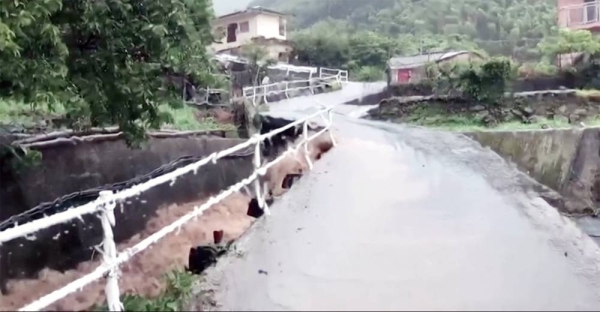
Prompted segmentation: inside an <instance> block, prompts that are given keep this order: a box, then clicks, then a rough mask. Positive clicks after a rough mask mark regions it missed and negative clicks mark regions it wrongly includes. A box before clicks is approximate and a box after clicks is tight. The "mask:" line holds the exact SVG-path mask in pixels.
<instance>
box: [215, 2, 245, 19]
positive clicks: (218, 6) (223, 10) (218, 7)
mask: <svg viewBox="0 0 600 312" xmlns="http://www.w3.org/2000/svg"><path fill="white" fill-rule="evenodd" d="M212 1H213V5H214V7H215V14H216V15H217V16H219V15H223V14H227V13H231V12H233V11H235V10H242V9H245V8H246V7H247V6H248V4H249V3H250V1H251V0H212Z"/></svg>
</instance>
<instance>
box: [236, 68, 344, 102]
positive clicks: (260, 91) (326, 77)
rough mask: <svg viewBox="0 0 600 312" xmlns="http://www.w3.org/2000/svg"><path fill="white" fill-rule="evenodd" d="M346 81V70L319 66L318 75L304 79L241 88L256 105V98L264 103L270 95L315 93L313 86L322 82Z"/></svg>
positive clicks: (287, 95) (245, 96)
mask: <svg viewBox="0 0 600 312" xmlns="http://www.w3.org/2000/svg"><path fill="white" fill-rule="evenodd" d="M344 82H348V71H347V70H339V69H330V68H321V69H320V70H319V76H318V77H316V78H309V79H304V80H293V81H283V82H277V83H271V84H266V85H262V86H255V87H246V88H244V89H243V90H242V92H243V96H244V98H246V99H251V100H252V103H253V104H254V105H255V106H256V105H257V102H256V101H257V100H258V99H260V98H261V97H262V98H263V100H264V102H265V103H268V97H269V96H272V95H280V94H284V95H285V97H286V98H288V99H289V98H290V92H293V91H300V90H309V91H310V93H311V94H315V88H318V87H319V86H321V84H323V83H340V84H341V83H344Z"/></svg>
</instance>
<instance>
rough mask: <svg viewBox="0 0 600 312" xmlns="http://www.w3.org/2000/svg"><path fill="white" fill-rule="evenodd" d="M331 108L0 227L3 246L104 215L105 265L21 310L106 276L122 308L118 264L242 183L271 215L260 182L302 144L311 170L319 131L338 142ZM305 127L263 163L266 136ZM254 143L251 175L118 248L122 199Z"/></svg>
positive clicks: (113, 307) (112, 298) (109, 294)
mask: <svg viewBox="0 0 600 312" xmlns="http://www.w3.org/2000/svg"><path fill="white" fill-rule="evenodd" d="M317 117H320V118H322V119H323V121H324V122H325V127H324V128H323V129H322V130H320V131H319V132H317V133H315V134H313V135H311V136H309V134H308V122H309V120H311V119H313V118H317ZM332 122H333V120H332V112H331V108H324V109H322V110H319V111H318V112H316V113H314V114H313V115H310V116H308V117H306V118H303V119H300V120H297V121H295V122H293V123H290V124H289V125H287V126H285V127H282V128H279V129H276V130H273V131H271V132H269V133H266V134H257V135H255V136H253V137H252V138H250V139H249V140H247V141H246V142H244V143H241V144H238V145H236V146H234V147H231V148H228V149H225V150H222V151H220V152H216V153H213V154H211V155H209V156H208V157H206V158H204V159H202V160H200V161H198V162H195V163H192V164H189V165H187V166H184V167H181V168H178V169H176V170H174V171H172V172H169V173H166V174H164V175H161V176H158V177H156V178H154V179H151V180H148V181H146V182H144V183H140V184H137V185H135V186H133V187H131V188H128V189H124V190H122V191H120V192H116V193H113V192H112V191H102V192H100V196H99V197H98V198H97V199H96V200H94V201H92V202H89V203H87V204H84V205H81V206H78V207H73V208H71V209H69V210H66V211H64V212H60V213H56V214H54V215H50V216H47V217H44V218H42V219H37V220H34V221H31V222H28V223H25V224H20V225H15V227H12V228H8V229H6V230H4V231H2V232H0V245H1V244H3V243H6V242H8V241H11V240H13V239H16V238H19V237H26V238H27V237H32V236H33V234H34V233H35V232H37V231H40V230H43V229H46V228H48V227H51V226H54V225H57V224H62V223H65V222H68V221H70V220H73V219H75V218H80V217H81V216H83V215H88V214H98V216H99V218H100V219H101V224H102V230H103V242H102V244H101V246H102V249H101V250H100V249H99V251H100V253H101V254H102V264H101V265H100V266H99V267H98V268H96V269H95V270H94V271H92V272H91V273H89V274H87V275H85V276H83V277H81V278H79V279H77V280H75V281H72V282H71V283H69V284H67V285H66V286H64V287H62V288H60V289H58V290H55V291H53V292H51V293H50V294H47V295H45V296H43V297H41V298H39V299H38V300H36V301H34V302H32V303H31V304H29V305H27V306H25V307H23V308H21V309H20V311H39V310H41V309H44V308H46V307H48V306H49V305H51V304H53V303H55V302H57V301H58V300H60V299H62V298H64V297H66V296H67V295H69V294H71V293H74V292H77V291H80V290H81V289H82V288H84V287H85V286H87V285H89V284H91V283H92V282H94V281H97V280H99V279H102V278H106V287H105V294H106V298H107V302H108V307H109V310H110V311H122V310H123V305H122V303H121V301H120V295H121V294H120V291H119V284H118V281H119V266H120V265H121V264H123V263H125V262H127V261H128V260H130V259H131V258H132V257H133V256H135V255H136V254H138V253H139V252H141V251H143V250H145V249H147V248H148V247H150V246H151V245H152V244H154V243H156V242H157V241H159V240H160V239H162V238H163V237H165V236H166V235H168V234H170V233H172V232H174V231H176V230H178V229H180V228H181V227H182V226H183V225H185V224H186V223H187V222H189V221H190V220H193V219H196V218H198V217H199V216H200V215H202V214H203V213H204V211H206V210H207V209H208V208H210V207H211V206H212V205H215V204H217V203H219V202H220V201H222V200H223V199H225V198H226V197H228V196H229V195H231V194H233V193H235V192H238V191H240V190H242V188H244V187H246V186H248V185H251V184H252V183H254V189H255V192H256V197H257V201H258V204H259V207H261V208H262V209H264V211H265V214H266V215H269V214H270V212H269V207H268V205H267V203H266V198H264V194H265V193H264V192H263V191H264V190H261V185H260V182H259V178H260V177H261V176H263V175H265V174H266V172H267V170H268V169H269V168H271V167H272V166H274V165H275V164H277V163H278V162H280V161H282V160H283V159H284V158H285V157H286V156H288V155H290V154H293V153H297V152H298V151H299V150H300V149H301V148H303V149H304V155H305V158H306V161H307V163H308V167H309V169H312V167H313V164H312V162H311V159H310V157H309V154H308V143H309V142H310V141H311V140H313V139H315V138H316V137H318V136H319V135H321V134H323V133H325V132H327V131H329V136H330V138H331V140H332V142H333V144H334V145H335V141H334V138H333V135H332V133H331V124H332ZM300 125H301V126H302V127H303V130H304V134H303V138H302V140H301V141H300V143H299V144H298V145H296V147H291V148H289V149H288V150H286V151H285V152H284V153H282V154H281V155H280V156H279V157H277V158H276V159H274V160H272V161H271V162H268V163H266V164H264V165H262V164H261V153H260V146H261V144H260V143H261V142H262V141H264V140H267V139H270V138H272V137H273V136H275V135H277V134H279V133H282V132H283V131H285V130H287V129H290V128H292V127H297V126H300ZM253 145H254V147H255V153H254V171H253V173H252V174H251V175H250V176H248V177H247V178H246V179H243V180H242V181H240V182H238V183H236V184H234V185H232V186H231V187H229V188H228V189H227V190H224V191H222V192H221V193H220V194H218V195H216V196H212V197H210V198H209V199H208V201H206V203H204V204H202V205H200V206H195V207H194V210H193V211H191V212H189V213H188V214H186V215H184V216H183V217H181V218H179V219H178V220H176V221H175V222H173V223H171V224H169V225H168V226H166V227H164V228H162V229H160V230H158V231H157V232H155V233H154V234H152V235H150V236H149V237H147V238H146V239H144V240H142V241H141V242H139V243H137V244H136V245H134V246H132V247H129V248H126V249H125V250H123V251H121V252H118V251H117V248H116V243H115V240H114V236H113V230H112V229H113V227H114V226H115V224H116V222H118V220H115V215H114V209H115V207H116V206H117V204H120V203H123V202H125V200H126V199H128V198H132V197H136V196H138V195H139V194H140V193H142V192H145V191H147V190H149V189H151V188H154V187H156V186H158V185H162V184H164V183H171V185H173V184H174V183H175V180H176V179H177V177H179V176H182V175H184V174H186V173H190V172H193V173H196V172H197V171H198V169H199V168H200V167H202V166H204V165H206V164H208V163H211V162H212V163H216V162H217V161H218V160H219V159H221V158H223V157H225V156H227V155H230V154H232V153H235V152H238V151H240V150H244V149H246V148H248V147H251V146H253Z"/></svg>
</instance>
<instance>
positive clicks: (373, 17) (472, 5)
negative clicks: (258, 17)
mask: <svg viewBox="0 0 600 312" xmlns="http://www.w3.org/2000/svg"><path fill="white" fill-rule="evenodd" d="M250 5H261V6H264V7H267V8H271V9H275V10H279V11H283V12H286V13H291V14H294V17H293V18H292V20H291V25H290V29H295V30H297V31H299V32H300V33H302V35H301V37H302V40H301V41H302V44H301V45H302V46H303V47H306V48H308V47H309V45H308V44H307V43H306V39H307V36H308V37H311V38H314V41H313V42H319V44H322V43H327V40H324V38H326V37H327V38H330V39H331V40H333V41H334V42H332V43H331V45H332V46H334V45H340V44H343V42H344V41H348V39H347V38H348V37H349V36H352V35H351V34H354V33H357V32H362V31H372V32H375V33H377V34H379V35H378V36H380V37H382V38H386V39H388V40H391V41H392V42H393V44H392V48H391V49H390V50H386V51H391V52H393V53H395V54H401V55H409V54H416V53H418V52H419V51H426V50H445V49H461V50H462V49H464V50H483V51H486V52H487V53H489V54H490V55H504V56H510V57H513V58H516V59H518V60H533V59H536V58H538V57H539V52H538V50H537V49H536V46H537V43H538V42H539V40H540V38H542V37H546V36H550V35H553V34H555V33H556V29H555V28H554V26H555V23H556V5H557V3H556V0H454V1H450V0H427V1H415V0H377V1H364V0H328V1H322V0H254V1H253V2H252V3H251V4H250ZM323 24H325V25H327V26H325V25H323ZM328 28H329V29H328ZM292 37H293V38H296V34H293V36H292ZM378 41H379V40H378ZM381 41H383V40H381ZM316 48H318V49H321V50H328V49H325V48H323V47H321V46H318V47H316ZM338 50H340V49H338ZM374 50H377V49H374ZM333 51H335V50H333ZM328 53H329V55H330V54H331V53H332V52H331V51H329V52H328ZM312 55H316V53H313V54H312ZM325 58H326V59H329V57H326V56H325ZM322 63H323V64H324V65H326V64H327V63H324V62H322ZM327 65H335V64H327ZM359 65H362V64H359ZM364 65H372V64H364ZM378 65H380V64H378Z"/></svg>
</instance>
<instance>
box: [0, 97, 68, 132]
mask: <svg viewBox="0 0 600 312" xmlns="http://www.w3.org/2000/svg"><path fill="white" fill-rule="evenodd" d="M65 113H66V109H65V107H64V106H63V105H53V106H49V105H37V106H33V105H26V104H23V103H19V102H16V101H0V125H11V126H23V127H34V126H36V125H39V124H40V123H42V122H43V121H44V120H46V119H48V118H51V117H59V116H63V115H64V114H65Z"/></svg>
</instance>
